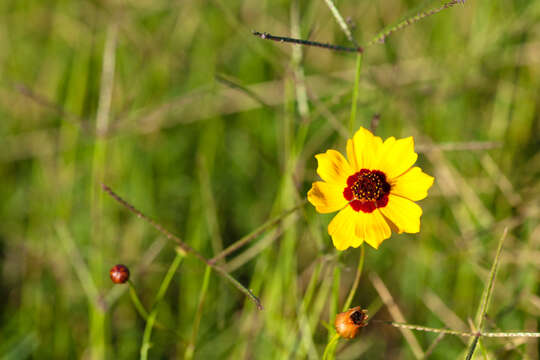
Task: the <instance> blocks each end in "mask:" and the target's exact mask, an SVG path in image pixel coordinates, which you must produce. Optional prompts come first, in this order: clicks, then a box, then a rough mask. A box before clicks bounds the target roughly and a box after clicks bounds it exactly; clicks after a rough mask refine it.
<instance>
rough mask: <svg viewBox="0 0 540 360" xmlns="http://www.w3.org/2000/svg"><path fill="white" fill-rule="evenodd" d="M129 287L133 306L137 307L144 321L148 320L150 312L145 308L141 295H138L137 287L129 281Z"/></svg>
mask: <svg viewBox="0 0 540 360" xmlns="http://www.w3.org/2000/svg"><path fill="white" fill-rule="evenodd" d="M128 285H129V295H130V297H131V301H132V302H133V305H135V309H137V312H138V313H139V315H141V317H142V318H143V319H144V320H147V319H148V311H146V309H145V308H144V305H143V304H142V302H141V299H140V298H139V295H137V291H135V285H133V282H132V281H131V280H128Z"/></svg>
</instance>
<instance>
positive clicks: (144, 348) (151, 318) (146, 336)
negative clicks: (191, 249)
mask: <svg viewBox="0 0 540 360" xmlns="http://www.w3.org/2000/svg"><path fill="white" fill-rule="evenodd" d="M183 259H184V255H183V254H182V253H180V252H177V253H176V257H175V258H174V260H173V262H172V263H171V266H169V270H167V274H166V275H165V277H164V278H163V281H162V282H161V285H160V286H159V290H158V293H157V295H156V299H155V300H154V305H152V310H151V311H150V315H148V317H147V318H146V326H145V327H144V333H143V341H142V345H141V350H140V354H141V360H146V359H148V350H149V349H150V346H151V343H150V339H151V337H152V328H153V327H154V324H155V322H156V317H157V313H158V305H159V303H160V302H161V300H162V299H163V296H164V295H165V293H166V292H167V289H168V288H169V285H170V284H171V281H172V278H173V276H174V274H175V273H176V270H178V267H179V266H180V263H181V262H182V260H183Z"/></svg>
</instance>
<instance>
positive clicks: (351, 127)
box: [349, 53, 362, 136]
mask: <svg viewBox="0 0 540 360" xmlns="http://www.w3.org/2000/svg"><path fill="white" fill-rule="evenodd" d="M361 70H362V53H358V55H357V56H356V73H355V76H354V88H353V96H352V104H351V118H350V122H349V131H350V132H351V136H352V135H353V134H354V128H355V126H354V125H355V122H356V108H357V105H358V104H357V103H358V88H359V85H360V72H361Z"/></svg>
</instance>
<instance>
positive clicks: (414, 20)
mask: <svg viewBox="0 0 540 360" xmlns="http://www.w3.org/2000/svg"><path fill="white" fill-rule="evenodd" d="M463 3H465V0H452V1H449V2H447V3H444V4H442V5H441V6H439V7H438V8H434V9H430V10H426V11H421V12H419V13H417V14H416V15H414V16H411V17H409V18H407V19H405V20H403V21H401V22H399V23H398V24H396V25H395V26H392V27H391V28H389V29H387V30H383V31H382V32H380V33H378V34H377V35H375V37H374V38H373V39H372V40H371V41H369V42H368V44H367V45H366V47H368V46H371V45H373V44H376V43H384V41H385V40H386V38H387V37H388V36H390V35H392V34H393V33H395V32H397V31H399V30H401V29H403V28H406V27H408V26H410V25H412V24H414V23H417V22H418V21H420V20H422V19H424V18H426V17H428V16H431V15H435V14H436V13H438V12H441V11H443V10H444V9H449V8H451V7H453V6H455V5H457V4H463Z"/></svg>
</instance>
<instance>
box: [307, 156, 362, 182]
mask: <svg viewBox="0 0 540 360" xmlns="http://www.w3.org/2000/svg"><path fill="white" fill-rule="evenodd" d="M315 158H316V159H317V161H318V163H319V166H318V167H317V174H319V176H320V177H321V179H323V180H324V181H326V182H329V183H334V184H339V185H341V186H342V187H345V186H346V184H347V178H348V177H349V176H351V175H352V174H353V171H352V169H351V166H350V165H349V162H348V161H347V159H345V158H344V157H343V155H341V154H340V153H339V152H338V151H335V150H328V151H327V152H326V153H324V154H318V155H315ZM342 190H343V189H342Z"/></svg>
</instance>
